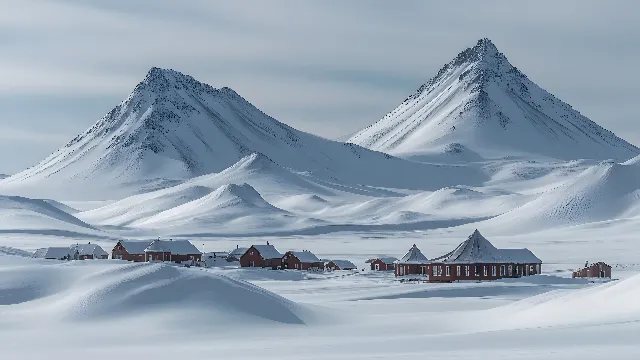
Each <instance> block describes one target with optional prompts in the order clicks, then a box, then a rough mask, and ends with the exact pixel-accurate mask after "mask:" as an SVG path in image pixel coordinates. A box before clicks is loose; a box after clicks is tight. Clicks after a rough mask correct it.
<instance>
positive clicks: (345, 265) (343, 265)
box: [331, 260, 358, 269]
mask: <svg viewBox="0 0 640 360" xmlns="http://www.w3.org/2000/svg"><path fill="white" fill-rule="evenodd" d="M331 262H333V263H334V264H336V265H337V266H338V267H339V268H340V269H357V268H358V267H357V266H356V265H355V264H354V263H352V262H351V261H349V260H331Z"/></svg>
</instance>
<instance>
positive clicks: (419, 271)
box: [395, 244, 429, 276]
mask: <svg viewBox="0 0 640 360" xmlns="http://www.w3.org/2000/svg"><path fill="white" fill-rule="evenodd" d="M428 265H429V259H427V257H426V256H424V254H422V251H420V249H418V247H417V246H416V244H413V246H412V247H411V249H409V251H408V252H407V253H406V254H405V255H404V256H403V257H402V259H400V260H397V261H396V263H395V274H396V276H407V275H420V276H427V266H428Z"/></svg>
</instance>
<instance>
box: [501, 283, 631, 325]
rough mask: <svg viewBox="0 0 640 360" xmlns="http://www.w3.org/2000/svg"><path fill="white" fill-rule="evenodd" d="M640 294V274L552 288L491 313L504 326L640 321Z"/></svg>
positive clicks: (600, 323)
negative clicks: (587, 285) (581, 285)
mask: <svg viewBox="0 0 640 360" xmlns="http://www.w3.org/2000/svg"><path fill="white" fill-rule="evenodd" d="M638 296H640V275H636V276H633V277H631V278H627V279H625V280H621V281H613V282H608V283H605V284H599V285H593V286H589V287H586V288H583V289H577V290H558V291H551V292H548V293H544V294H542V295H538V296H534V297H531V298H527V299H524V300H521V301H518V302H516V303H514V304H510V305H506V306H502V307H499V308H496V309H493V310H490V311H489V315H492V316H491V318H492V321H491V322H492V323H493V325H494V326H495V327H497V328H500V329H505V328H534V327H536V328H537V327H549V326H575V325H594V324H598V325H602V324H614V323H620V322H625V323H629V322H633V321H640V303H638V301H637V298H638ZM593 304H603V305H602V306H593ZM605 304H606V305H605Z"/></svg>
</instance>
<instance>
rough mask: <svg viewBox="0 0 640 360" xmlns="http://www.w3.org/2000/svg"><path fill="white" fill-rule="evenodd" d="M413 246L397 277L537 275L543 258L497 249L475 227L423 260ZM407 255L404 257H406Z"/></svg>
mask: <svg viewBox="0 0 640 360" xmlns="http://www.w3.org/2000/svg"><path fill="white" fill-rule="evenodd" d="M416 249H417V248H416V247H415V245H414V247H413V248H412V249H411V250H410V251H409V252H408V253H407V255H405V257H404V258H403V259H401V260H399V261H398V263H397V265H396V276H405V275H414V274H418V275H422V276H424V277H426V278H427V279H428V281H430V282H451V281H459V280H497V279H501V278H515V277H521V276H529V275H535V274H540V271H541V265H542V261H541V260H540V259H538V258H537V257H536V256H535V255H534V254H533V253H532V252H531V251H530V250H528V249H498V248H496V247H495V246H493V244H491V242H489V240H487V239H486V238H485V237H484V236H482V234H480V232H479V231H478V230H475V231H474V232H473V234H471V235H470V236H469V237H468V238H467V239H466V240H465V241H463V242H462V243H461V244H460V245H458V246H457V247H456V248H455V249H454V250H453V251H451V252H450V253H448V254H445V255H443V256H441V257H438V258H435V259H430V260H427V261H425V260H424V258H423V257H424V256H420V255H422V253H419V254H418V253H417V251H419V250H417V251H416ZM405 258H407V259H405Z"/></svg>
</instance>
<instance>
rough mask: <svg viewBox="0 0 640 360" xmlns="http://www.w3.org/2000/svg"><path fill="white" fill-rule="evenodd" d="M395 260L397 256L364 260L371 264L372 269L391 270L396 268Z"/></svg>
mask: <svg viewBox="0 0 640 360" xmlns="http://www.w3.org/2000/svg"><path fill="white" fill-rule="evenodd" d="M396 261H398V259H397V258H394V257H391V256H385V257H379V258H373V259H369V260H367V261H366V262H367V264H370V265H371V270H372V271H393V270H395V268H396V265H395V262H396Z"/></svg>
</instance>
